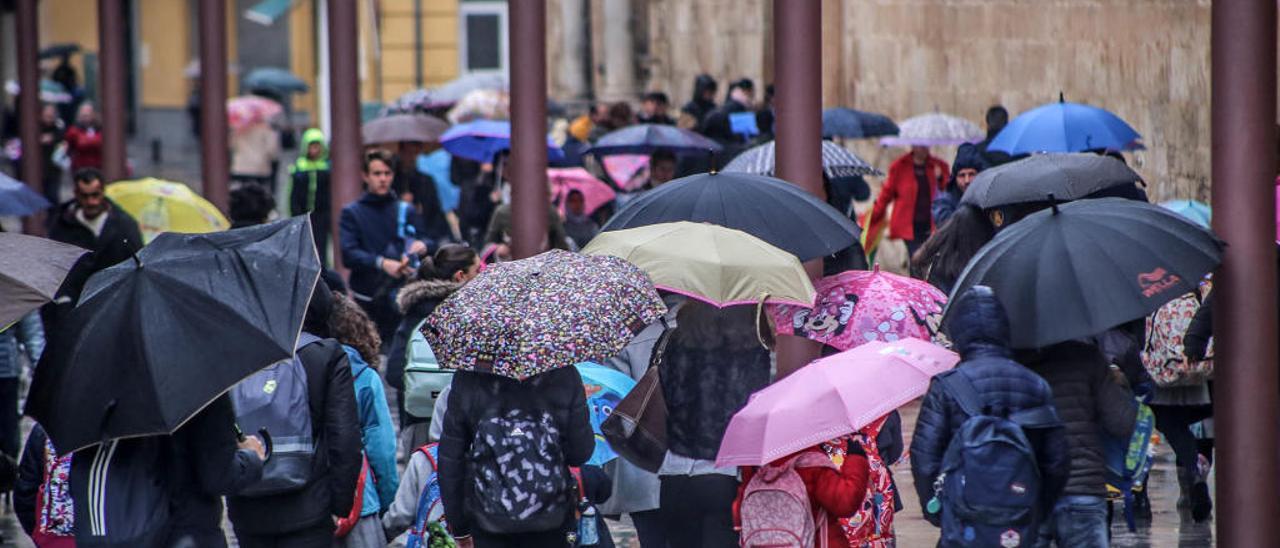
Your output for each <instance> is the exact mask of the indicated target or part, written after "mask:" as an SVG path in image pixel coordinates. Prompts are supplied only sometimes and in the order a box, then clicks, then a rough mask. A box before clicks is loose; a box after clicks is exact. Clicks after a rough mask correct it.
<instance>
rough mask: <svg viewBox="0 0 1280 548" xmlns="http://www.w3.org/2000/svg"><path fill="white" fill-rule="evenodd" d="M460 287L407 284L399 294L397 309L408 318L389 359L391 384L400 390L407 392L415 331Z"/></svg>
mask: <svg viewBox="0 0 1280 548" xmlns="http://www.w3.org/2000/svg"><path fill="white" fill-rule="evenodd" d="M460 287H462V284H460V283H458V282H455V281H453V280H418V281H416V282H409V283H407V284H405V285H404V287H402V288H400V292H399V293H397V294H396V308H398V309H399V310H400V313H401V314H403V315H404V317H403V318H401V320H400V326H399V327H397V328H396V334H395V337H393V338H392V339H391V348H390V353H389V354H388V356H387V383H389V384H390V385H391V386H392V387H393V388H395V389H396V390H404V366H405V365H406V362H407V360H408V357H407V356H406V355H405V353H406V351H407V349H408V346H409V337H411V336H413V330H414V329H417V328H418V324H420V323H422V320H425V319H427V316H430V315H431V313H432V312H435V310H436V307H437V306H440V303H442V302H444V300H445V299H447V298H449V295H452V294H453V292H454V291H457V290H458V288H460Z"/></svg>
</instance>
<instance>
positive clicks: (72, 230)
mask: <svg viewBox="0 0 1280 548" xmlns="http://www.w3.org/2000/svg"><path fill="white" fill-rule="evenodd" d="M75 211H76V202H75V200H71V201H69V202H65V203H63V204H62V205H60V206H58V209H57V211H56V212H55V214H54V215H53V218H52V219H51V220H50V222H49V239H50V240H56V241H59V242H62V243H65V244H71V245H74V246H76V247H82V248H84V249H88V250H89V251H92V252H93V260H92V261H90V262H89V264H87V265H85V267H86V268H88V270H89V272H90V273H94V272H97V271H99V270H102V269H104V268H107V267H109V266H112V265H114V264H116V263H118V262H120V261H123V260H125V259H128V258H130V257H132V256H133V254H134V253H135V252H136V251H138V250H140V249H142V232H141V231H139V230H138V223H137V222H135V221H134V220H133V217H130V216H129V214H128V213H125V211H124V210H123V209H120V207H119V206H116V205H115V204H111V206H110V207H108V208H107V212H106V213H104V215H106V216H107V220H106V222H105V223H103V225H102V233H101V234H99V235H98V236H94V235H93V232H92V231H90V230H89V228H88V227H86V226H84V225H82V224H80V221H77V220H76V217H75Z"/></svg>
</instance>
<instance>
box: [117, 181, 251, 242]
mask: <svg viewBox="0 0 1280 548" xmlns="http://www.w3.org/2000/svg"><path fill="white" fill-rule="evenodd" d="M107 198H110V199H111V201H112V202H114V203H115V204H116V205H118V206H120V207H121V208H122V209H124V210H125V211H127V212H128V213H129V215H132V216H133V218H134V219H135V220H137V221H138V228H139V229H141V230H142V238H143V239H144V240H146V241H147V243H150V242H151V240H152V238H155V237H156V235H157V234H160V233H161V232H186V233H204V232H217V231H219V230H226V229H227V228H228V227H229V226H231V224H230V223H228V222H227V218H226V217H223V216H222V212H221V211H218V208H216V207H214V206H213V204H211V203H209V202H208V201H207V200H205V199H204V198H201V197H200V195H198V194H196V193H194V192H192V191H191V188H189V187H188V186H187V185H184V184H182V183H175V182H172V181H162V180H160V179H153V178H146V179H138V180H136V181H120V182H118V183H111V184H109V185H107Z"/></svg>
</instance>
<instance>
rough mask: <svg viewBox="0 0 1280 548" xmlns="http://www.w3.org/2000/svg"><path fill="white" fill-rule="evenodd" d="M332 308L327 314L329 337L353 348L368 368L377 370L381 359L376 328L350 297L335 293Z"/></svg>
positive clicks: (380, 341) (379, 341) (380, 340)
mask: <svg viewBox="0 0 1280 548" xmlns="http://www.w3.org/2000/svg"><path fill="white" fill-rule="evenodd" d="M332 306H333V308H332V311H331V312H330V313H329V335H330V336H332V337H333V338H335V339H337V340H338V342H340V343H342V344H345V345H347V346H350V347H352V348H355V349H356V351H357V352H359V353H360V357H361V358H364V361H365V362H367V363H368V364H369V367H372V368H374V369H377V368H378V364H379V362H380V361H381V359H382V357H381V356H380V355H379V354H378V347H379V346H381V345H382V338H381V337H379V336H378V328H377V326H375V325H374V323H373V320H370V319H369V315H368V314H365V312H364V309H362V308H360V305H358V304H356V302H355V301H353V300H351V298H350V297H347V296H345V295H341V294H337V293H335V294H334V295H333V305H332Z"/></svg>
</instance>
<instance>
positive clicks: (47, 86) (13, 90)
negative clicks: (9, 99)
mask: <svg viewBox="0 0 1280 548" xmlns="http://www.w3.org/2000/svg"><path fill="white" fill-rule="evenodd" d="M4 90H5V91H7V92H9V95H17V94H18V93H19V92H21V91H22V88H21V87H20V86H18V82H17V81H16V80H9V81H7V82H5V83H4ZM73 99H74V97H72V96H71V93H70V92H68V91H67V88H65V87H63V85H62V84H59V83H57V82H54V81H53V80H50V79H48V78H41V79H40V102H42V103H55V104H64V103H70V102H71V101H72V100H73Z"/></svg>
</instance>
